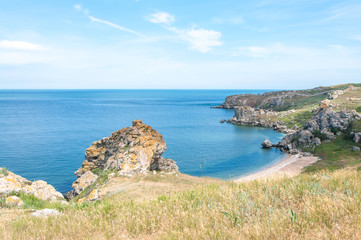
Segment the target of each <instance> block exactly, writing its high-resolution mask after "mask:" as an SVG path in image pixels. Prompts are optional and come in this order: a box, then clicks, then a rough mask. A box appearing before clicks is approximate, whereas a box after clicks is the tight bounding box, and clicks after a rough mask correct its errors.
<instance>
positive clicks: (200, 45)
mask: <svg viewBox="0 0 361 240" xmlns="http://www.w3.org/2000/svg"><path fill="white" fill-rule="evenodd" d="M181 37H182V38H183V39H184V40H186V41H188V42H189V43H190V44H191V49H194V50H197V51H199V52H201V53H206V52H208V51H210V50H211V48H212V47H216V46H222V45H223V43H222V42H221V41H220V40H219V39H220V38H221V37H222V33H220V32H216V31H214V30H206V29H192V30H190V31H187V32H186V34H185V35H182V36H181Z"/></svg>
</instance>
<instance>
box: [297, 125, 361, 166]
mask: <svg viewBox="0 0 361 240" xmlns="http://www.w3.org/2000/svg"><path fill="white" fill-rule="evenodd" d="M351 129H354V130H357V129H358V130H359V131H360V129H361V121H358V122H354V123H353V124H352V126H351V128H350V130H349V131H351ZM349 131H347V132H346V133H344V134H342V135H341V136H336V139H334V140H332V141H331V142H329V143H322V144H321V145H319V146H317V147H315V149H314V151H313V153H314V154H315V155H316V156H319V157H320V158H321V160H319V161H318V162H316V163H314V164H312V165H310V166H308V167H306V168H305V169H304V172H315V171H319V170H322V169H328V170H331V171H333V170H337V169H340V168H344V167H354V166H359V165H361V152H360V151H356V152H355V151H352V147H353V146H358V147H361V143H355V142H354V141H353V140H352V138H351V137H350V133H349Z"/></svg>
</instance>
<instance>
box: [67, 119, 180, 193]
mask: <svg viewBox="0 0 361 240" xmlns="http://www.w3.org/2000/svg"><path fill="white" fill-rule="evenodd" d="M166 149H167V145H166V142H165V141H164V139H163V136H162V135H160V134H159V133H158V132H157V131H156V130H155V129H153V128H152V127H151V126H148V125H146V124H144V123H143V122H142V121H141V120H135V121H133V125H132V126H131V127H127V128H123V129H121V130H119V131H116V132H114V133H113V134H112V135H111V136H110V137H106V138H103V139H101V140H99V141H96V142H94V143H93V144H92V145H91V146H90V147H89V148H88V149H86V151H85V160H84V162H83V164H82V167H81V168H80V169H79V170H77V171H76V172H75V175H76V176H77V177H78V180H76V181H75V182H74V183H73V188H74V190H73V191H71V192H70V193H67V197H68V198H72V197H74V196H76V195H78V194H80V192H82V191H83V190H84V189H86V188H87V187H88V186H90V185H91V184H93V183H94V182H96V180H97V176H96V175H95V174H93V173H92V172H91V171H94V170H96V169H97V170H100V171H106V170H115V171H117V175H132V174H137V173H143V172H146V171H152V170H157V171H172V172H174V171H178V167H177V165H176V162H174V161H173V160H171V159H167V158H163V157H161V155H162V154H163V152H164V151H165V150H166Z"/></svg>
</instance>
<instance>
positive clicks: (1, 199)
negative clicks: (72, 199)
mask: <svg viewBox="0 0 361 240" xmlns="http://www.w3.org/2000/svg"><path fill="white" fill-rule="evenodd" d="M8 196H17V197H19V198H20V199H21V200H22V201H23V202H24V205H23V206H22V207H21V208H24V209H37V210H38V209H44V208H53V209H58V210H59V211H62V210H64V209H65V208H66V206H65V205H64V204H61V203H59V202H56V201H54V202H51V201H47V200H42V199H39V198H37V197H35V196H34V195H33V194H26V193H23V192H12V193H9V194H6V195H3V196H0V208H10V206H8V205H7V204H6V202H5V199H6V198H7V197H8Z"/></svg>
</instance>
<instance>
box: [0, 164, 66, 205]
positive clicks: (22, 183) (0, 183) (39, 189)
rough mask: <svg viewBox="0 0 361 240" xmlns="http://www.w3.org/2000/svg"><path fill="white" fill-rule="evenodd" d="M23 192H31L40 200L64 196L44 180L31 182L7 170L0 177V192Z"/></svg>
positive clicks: (60, 198)
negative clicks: (5, 173)
mask: <svg viewBox="0 0 361 240" xmlns="http://www.w3.org/2000/svg"><path fill="white" fill-rule="evenodd" d="M11 192H24V193H28V194H33V195H34V196H35V197H37V198H40V199H42V200H64V196H63V195H62V194H61V193H60V192H58V191H56V190H55V188H54V187H53V186H51V185H50V184H47V182H45V181H41V180H39V181H35V182H31V181H29V180H27V179H25V178H23V177H21V176H19V175H16V174H14V173H12V172H10V171H8V174H7V176H3V177H1V178H0V194H9V193H11Z"/></svg>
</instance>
